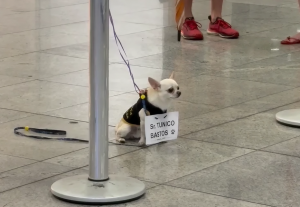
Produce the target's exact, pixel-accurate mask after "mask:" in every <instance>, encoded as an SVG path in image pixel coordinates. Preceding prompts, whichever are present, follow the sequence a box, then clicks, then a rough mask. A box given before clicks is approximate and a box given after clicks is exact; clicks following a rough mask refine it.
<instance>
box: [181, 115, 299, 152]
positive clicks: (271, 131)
mask: <svg viewBox="0 0 300 207" xmlns="http://www.w3.org/2000/svg"><path fill="white" fill-rule="evenodd" d="M299 135H300V130H297V129H287V128H286V127H284V126H282V125H280V124H278V123H277V122H276V120H275V118H274V114H270V113H261V114H257V115H254V116H250V117H248V118H244V119H240V120H237V121H233V122H230V123H226V124H223V125H220V126H216V127H214V128H211V129H207V130H203V131H200V132H197V133H194V134H189V135H188V136H186V137H187V138H191V139H198V140H203V141H208V142H213V143H219V144H227V145H232V146H238V147H246V148H251V149H260V148H263V147H267V146H270V145H273V144H276V143H279V142H282V141H285V140H288V139H291V138H293V137H297V136H299Z"/></svg>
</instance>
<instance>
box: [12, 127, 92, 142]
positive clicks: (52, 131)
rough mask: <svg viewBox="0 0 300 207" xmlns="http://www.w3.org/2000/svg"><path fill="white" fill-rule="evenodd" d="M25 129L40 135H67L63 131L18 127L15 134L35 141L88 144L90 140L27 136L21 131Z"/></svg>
mask: <svg viewBox="0 0 300 207" xmlns="http://www.w3.org/2000/svg"><path fill="white" fill-rule="evenodd" d="M20 129H23V130H25V131H31V132H35V133H38V134H50V135H57V136H63V135H67V132H66V131H63V130H54V129H37V128H29V127H17V128H15V129H14V133H15V134H17V135H20V136H24V137H29V138H34V139H48V140H49V139H51V140H63V141H75V142H86V143H88V142H89V141H88V140H83V139H76V138H67V137H58V138H53V137H45V136H37V135H27V134H24V133H22V132H20V131H19V130H20Z"/></svg>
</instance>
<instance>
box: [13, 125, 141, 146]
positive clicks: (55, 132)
mask: <svg viewBox="0 0 300 207" xmlns="http://www.w3.org/2000/svg"><path fill="white" fill-rule="evenodd" d="M21 129H23V130H25V131H31V132H35V133H38V134H50V135H57V136H64V135H67V132H66V131H64V130H55V129H37V128H29V127H28V126H26V127H16V128H15V129H14V133H15V134H16V135H20V136H23V137H29V138H34V139H48V140H61V141H74V142H84V143H88V142H89V141H88V140H83V139H76V138H67V137H58V138H54V137H45V136H37V135H27V134H24V133H22V132H20V131H19V130H21ZM109 143H111V144H114V145H122V146H133V147H139V146H138V145H137V144H121V143H116V142H112V141H109Z"/></svg>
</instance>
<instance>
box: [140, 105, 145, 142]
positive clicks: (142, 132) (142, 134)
mask: <svg viewBox="0 0 300 207" xmlns="http://www.w3.org/2000/svg"><path fill="white" fill-rule="evenodd" d="M139 116H140V129H141V138H140V141H139V146H144V145H145V144H146V133H145V117H146V114H145V111H144V109H142V110H140V112H139Z"/></svg>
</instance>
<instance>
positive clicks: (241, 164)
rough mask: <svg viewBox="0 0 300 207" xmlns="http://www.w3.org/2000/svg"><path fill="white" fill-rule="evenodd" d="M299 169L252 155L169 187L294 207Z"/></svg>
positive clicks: (280, 159) (291, 162) (299, 164)
mask: <svg viewBox="0 0 300 207" xmlns="http://www.w3.org/2000/svg"><path fill="white" fill-rule="evenodd" d="M299 169H300V159H299V158H295V157H290V156H283V155H277V154H273V153H266V152H255V153H251V154H248V155H246V156H243V157H240V158H237V159H234V160H231V161H229V162H226V163H222V164H220V165H217V166H214V167H211V168H208V169H205V170H203V171H200V172H197V173H194V174H193V175H190V176H186V177H184V178H181V179H178V180H175V181H172V182H170V183H169V184H170V185H172V186H177V187H181V188H185V189H190V190H196V191H201V192H206V193H212V194H215V195H221V196H225V197H230V198H235V199H240V200H244V201H249V202H255V203H261V204H266V205H270V206H280V207H283V206H290V207H297V206H299V203H300V200H299V185H298V184H297V183H298V180H299V176H300V174H299Z"/></svg>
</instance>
